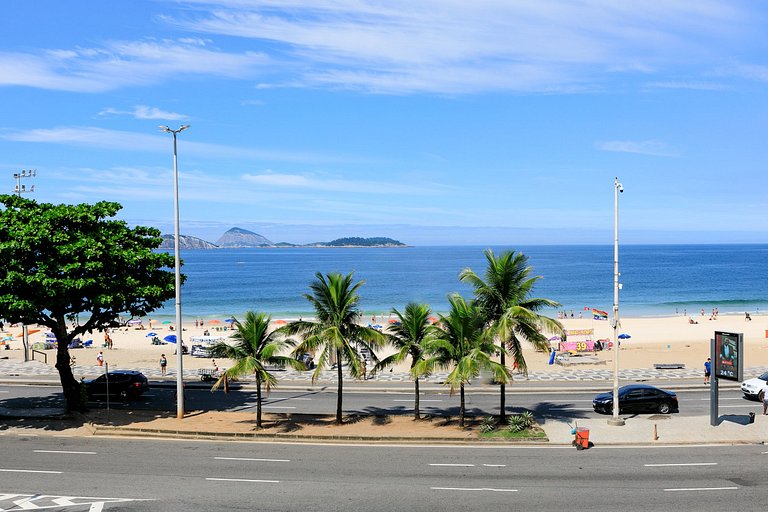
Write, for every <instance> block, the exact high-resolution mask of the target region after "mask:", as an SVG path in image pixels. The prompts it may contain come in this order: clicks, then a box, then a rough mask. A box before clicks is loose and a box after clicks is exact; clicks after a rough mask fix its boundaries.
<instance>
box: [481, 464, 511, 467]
mask: <svg viewBox="0 0 768 512" xmlns="http://www.w3.org/2000/svg"><path fill="white" fill-rule="evenodd" d="M483 466H485V467H486V468H505V467H507V465H506V464H483Z"/></svg>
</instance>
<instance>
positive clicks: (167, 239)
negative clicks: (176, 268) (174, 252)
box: [160, 235, 217, 249]
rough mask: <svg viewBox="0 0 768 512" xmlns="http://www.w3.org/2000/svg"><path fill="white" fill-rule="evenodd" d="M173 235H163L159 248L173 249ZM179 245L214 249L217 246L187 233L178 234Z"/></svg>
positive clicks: (188, 247) (183, 247) (186, 247)
mask: <svg viewBox="0 0 768 512" xmlns="http://www.w3.org/2000/svg"><path fill="white" fill-rule="evenodd" d="M173 240H174V237H173V235H163V243H161V244H160V249H174V246H173ZM179 247H180V248H181V249H216V248H217V246H216V245H214V244H212V243H211V242H206V241H205V240H203V239H202V238H197V237H196V236H189V235H179Z"/></svg>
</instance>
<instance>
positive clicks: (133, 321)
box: [127, 318, 141, 325]
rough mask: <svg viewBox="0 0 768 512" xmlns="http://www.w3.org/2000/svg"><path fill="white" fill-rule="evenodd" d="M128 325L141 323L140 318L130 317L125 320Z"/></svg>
mask: <svg viewBox="0 0 768 512" xmlns="http://www.w3.org/2000/svg"><path fill="white" fill-rule="evenodd" d="M127 324H128V325H139V324H141V318H131V319H130V320H128V322H127Z"/></svg>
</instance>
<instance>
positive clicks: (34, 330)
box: [11, 329, 40, 339]
mask: <svg viewBox="0 0 768 512" xmlns="http://www.w3.org/2000/svg"><path fill="white" fill-rule="evenodd" d="M36 332H40V329H30V330H28V331H27V334H35V333H36ZM16 337H17V338H22V337H24V333H23V332H20V333H19V334H17V335H16ZM11 339H12V337H11Z"/></svg>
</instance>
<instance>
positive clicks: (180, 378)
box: [160, 124, 189, 419]
mask: <svg viewBox="0 0 768 512" xmlns="http://www.w3.org/2000/svg"><path fill="white" fill-rule="evenodd" d="M187 128H189V125H188V124H185V125H182V126H180V127H179V129H178V130H171V129H170V128H168V127H167V126H161V127H160V129H161V130H163V131H164V132H166V133H170V134H173V253H174V258H175V265H174V271H175V273H176V366H177V368H178V370H177V371H178V374H177V375H176V417H177V418H178V419H182V418H184V366H183V355H184V341H183V340H182V332H184V329H183V328H182V326H181V261H180V259H179V166H178V159H177V154H176V135H178V134H179V133H181V132H183V131H184V130H186V129H187Z"/></svg>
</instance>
